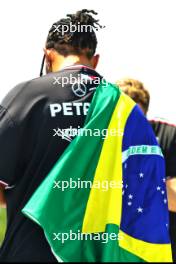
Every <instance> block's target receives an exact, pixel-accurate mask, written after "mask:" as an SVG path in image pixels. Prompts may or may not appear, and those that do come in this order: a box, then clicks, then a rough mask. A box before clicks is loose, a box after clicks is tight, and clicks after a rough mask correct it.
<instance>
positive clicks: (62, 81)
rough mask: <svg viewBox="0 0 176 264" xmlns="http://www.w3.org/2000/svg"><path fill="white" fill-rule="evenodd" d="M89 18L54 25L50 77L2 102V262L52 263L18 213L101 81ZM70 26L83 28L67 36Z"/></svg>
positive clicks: (85, 14)
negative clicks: (65, 131) (4, 208)
mask: <svg viewBox="0 0 176 264" xmlns="http://www.w3.org/2000/svg"><path fill="white" fill-rule="evenodd" d="M92 15H96V13H95V12H94V11H92V10H86V9H84V10H82V11H78V12H77V13H76V14H72V15H67V18H65V19H61V20H59V21H58V22H56V23H54V24H53V25H52V27H51V29H50V31H49V34H48V37H47V40H46V46H45V49H44V51H45V58H46V60H45V61H46V71H47V73H50V74H47V75H45V76H43V77H42V78H37V79H34V80H31V81H28V82H25V83H22V84H20V85H18V86H17V87H15V88H14V89H13V90H12V91H11V92H10V93H9V94H8V95H7V96H6V98H5V99H4V100H3V102H2V104H1V108H0V148H1V151H0V160H1V165H0V186H1V187H0V189H1V192H0V200H1V204H2V205H3V204H4V205H5V204H6V206H7V231H6V235H5V239H4V242H3V245H2V247H1V249H0V259H1V260H2V261H14V262H18V261H29V262H30V261H45V262H51V261H54V260H55V258H54V257H53V254H52V253H51V250H50V248H49V246H48V244H47V242H46V241H45V236H44V234H43V232H42V230H41V229H40V228H39V227H38V226H36V225H35V224H34V223H32V222H31V221H30V220H28V219H26V218H25V217H24V216H23V215H22V213H21V209H22V208H23V207H24V205H25V203H26V202H27V200H28V199H29V197H30V196H31V194H32V193H33V192H34V190H35V189H36V188H37V187H38V186H39V185H40V183H41V182H42V181H43V179H44V177H45V176H46V175H47V173H48V172H49V171H50V169H51V168H52V166H53V165H54V163H55V162H56V160H57V159H58V158H59V157H60V156H61V154H62V153H63V151H64V150H65V148H66V147H67V146H68V144H69V142H70V141H71V136H68V135H65V136H64V134H62V133H63V132H62V131H63V129H69V128H78V127H79V126H82V125H83V123H84V120H85V117H86V114H87V111H88V108H89V105H90V102H91V99H92V96H93V94H94V91H95V89H96V86H97V85H98V82H97V83H96V84H95V83H94V79H96V80H98V79H99V81H100V80H101V78H102V77H101V76H100V75H99V74H98V73H97V72H95V70H94V69H95V68H96V66H97V63H98V59H99V56H98V55H95V51H96V46H97V38H96V34H95V30H96V29H98V27H101V26H100V25H99V24H98V20H96V19H94V18H93V16H92ZM71 25H72V26H73V25H75V26H79V28H78V29H81V25H82V26H85V29H86V30H84V31H83V32H79V30H76V31H75V30H72V31H75V32H71V28H70V27H71ZM63 26H65V28H62V27H63ZM66 26H67V27H68V28H66ZM64 29H65V30H64ZM66 29H68V30H67V31H66ZM85 31H86V32H85ZM71 78H72V79H71ZM80 78H81V79H82V80H83V81H82V82H84V80H85V84H84V83H82V84H81V86H80V82H79V79H80ZM75 80H78V81H75ZM59 131H60V133H59ZM70 134H71V133H70Z"/></svg>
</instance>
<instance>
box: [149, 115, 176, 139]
mask: <svg viewBox="0 0 176 264" xmlns="http://www.w3.org/2000/svg"><path fill="white" fill-rule="evenodd" d="M149 122H150V123H151V125H152V127H153V129H154V130H155V131H158V133H159V132H163V133H165V134H168V135H170V136H171V134H173V133H174V134H176V122H174V121H171V120H168V119H164V118H159V117H156V118H150V119H149Z"/></svg>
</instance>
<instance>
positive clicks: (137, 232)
mask: <svg viewBox="0 0 176 264" xmlns="http://www.w3.org/2000/svg"><path fill="white" fill-rule="evenodd" d="M88 129H89V130H91V131H95V129H98V130H99V131H103V130H105V129H106V131H107V134H106V137H102V135H99V136H91V135H84V134H83V135H81V136H80V135H78V136H77V137H75V138H74V140H73V141H72V142H71V143H70V145H69V146H68V148H67V149H66V150H65V152H64V153H63V155H62V156H61V158H60V159H59V160H58V161H57V163H56V164H55V166H54V167H53V169H52V170H51V172H50V173H49V174H48V175H47V177H46V178H45V180H44V181H43V182H42V184H41V185H40V186H39V188H38V189H37V190H36V191H35V193H34V194H33V196H32V197H31V199H30V200H29V201H28V203H27V204H26V206H25V207H24V209H23V213H24V214H25V215H26V216H27V217H29V218H30V219H32V220H33V221H35V222H36V224H38V225H40V227H41V228H42V229H43V230H44V233H45V236H46V239H47V241H48V243H49V244H50V247H51V250H52V252H53V254H54V255H55V257H56V258H57V260H58V261H63V262H75V261H76V262H171V261H172V257H171V245H170V238H169V232H168V228H169V226H168V222H169V221H168V205H167V196H166V187H165V167H164V159H163V155H162V152H161V150H160V148H159V146H158V144H157V142H156V139H155V137H154V134H153V132H152V129H151V127H150V125H149V124H148V122H147V120H146V118H145V117H144V116H143V114H142V112H141V111H140V109H139V107H138V106H137V105H136V104H135V103H134V102H133V101H132V100H131V99H130V98H129V97H128V96H126V95H125V94H123V93H122V92H121V91H120V89H119V88H118V87H116V86H114V85H112V84H109V83H106V85H105V83H102V84H100V85H99V86H98V88H97V90H96V92H95V94H94V97H93V100H92V103H91V106H90V109H89V112H88V115H87V119H86V122H85V124H84V127H83V130H85V131H86V130H88ZM71 179H72V181H74V183H77V184H74V188H73V186H71V185H69V188H67V189H64V190H63V189H61V186H63V185H62V184H63V183H66V182H67V183H70V180H71ZM86 183H89V185H88V186H86V188H85V185H84V188H82V187H83V186H82V185H83V184H86ZM90 183H91V184H90ZM105 183H106V188H105ZM122 183H123V184H122ZM64 186H65V185H64Z"/></svg>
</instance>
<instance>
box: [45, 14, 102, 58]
mask: <svg viewBox="0 0 176 264" xmlns="http://www.w3.org/2000/svg"><path fill="white" fill-rule="evenodd" d="M92 15H97V13H96V12H95V11H94V10H87V9H83V10H81V11H77V12H76V14H67V17H66V18H63V19H61V20H59V21H58V22H56V23H54V24H53V25H52V27H51V29H50V30H49V34H48V37H47V41H46V48H47V49H55V50H56V51H57V52H59V53H60V54H61V55H63V56H67V55H70V54H74V55H82V54H84V55H86V56H87V57H88V58H91V57H92V56H93V55H94V54H95V51H96V47H97V37H96V34H95V30H98V29H99V28H104V27H103V26H101V25H100V24H99V23H98V22H99V20H96V19H95V18H94V17H93V16H92ZM73 27H74V30H73ZM75 29H76V30H75Z"/></svg>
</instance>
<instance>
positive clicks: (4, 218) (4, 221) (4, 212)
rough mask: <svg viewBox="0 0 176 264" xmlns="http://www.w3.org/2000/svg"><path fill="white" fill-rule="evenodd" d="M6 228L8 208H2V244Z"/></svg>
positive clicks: (0, 219)
mask: <svg viewBox="0 0 176 264" xmlns="http://www.w3.org/2000/svg"><path fill="white" fill-rule="evenodd" d="M5 229H6V210H5V209H2V208H0V245H1V244H2V241H3V239H4V234H5Z"/></svg>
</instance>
